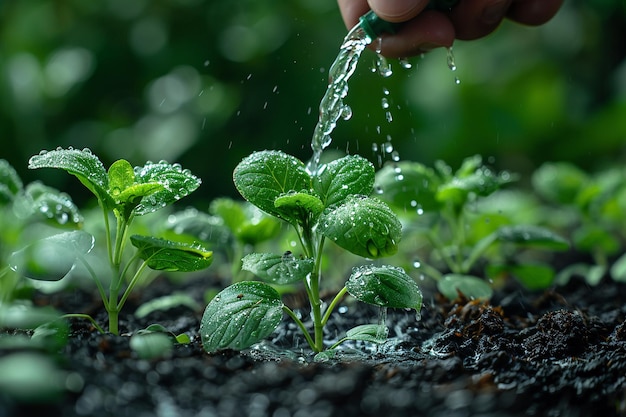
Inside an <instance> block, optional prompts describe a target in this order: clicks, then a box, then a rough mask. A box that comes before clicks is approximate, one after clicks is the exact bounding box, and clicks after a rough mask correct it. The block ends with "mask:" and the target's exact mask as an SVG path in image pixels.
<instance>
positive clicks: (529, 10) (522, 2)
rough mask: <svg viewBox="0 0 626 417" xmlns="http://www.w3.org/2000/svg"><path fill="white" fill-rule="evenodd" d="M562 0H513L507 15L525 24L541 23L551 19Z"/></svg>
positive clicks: (534, 24)
mask: <svg viewBox="0 0 626 417" xmlns="http://www.w3.org/2000/svg"><path fill="white" fill-rule="evenodd" d="M562 4H563V0H514V1H513V3H512V4H511V8H510V9H509V12H508V13H507V17H508V18H510V19H511V20H515V21H516V22H519V23H523V24H525V25H533V26H536V25H541V24H543V23H546V22H547V21H548V20H550V19H552V17H554V15H555V14H556V12H558V11H559V8H560V7H561V5H562Z"/></svg>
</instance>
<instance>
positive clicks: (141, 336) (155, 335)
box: [130, 331, 175, 359]
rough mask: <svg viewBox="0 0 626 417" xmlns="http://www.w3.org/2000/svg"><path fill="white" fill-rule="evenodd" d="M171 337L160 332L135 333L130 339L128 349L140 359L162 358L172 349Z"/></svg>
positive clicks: (172, 341)
mask: <svg viewBox="0 0 626 417" xmlns="http://www.w3.org/2000/svg"><path fill="white" fill-rule="evenodd" d="M172 338H173V336H172V335H170V334H166V333H162V332H160V331H156V332H154V331H148V332H142V333H136V334H134V335H133V336H132V337H131V338H130V348H131V349H132V350H133V351H134V352H135V353H137V356H139V358H141V359H156V358H163V357H166V356H168V355H170V354H171V353H172V350H173V349H174V343H175V342H174V340H175V339H174V340H172Z"/></svg>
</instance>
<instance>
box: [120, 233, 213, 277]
mask: <svg viewBox="0 0 626 417" xmlns="http://www.w3.org/2000/svg"><path fill="white" fill-rule="evenodd" d="M130 241H131V243H132V244H133V246H134V247H136V248H137V250H138V254H139V257H140V258H141V259H143V260H145V261H146V263H147V264H148V266H149V267H150V268H152V269H155V270H157V271H171V272H173V271H178V272H191V271H198V270H201V269H204V268H207V267H208V266H209V265H211V262H213V252H211V251H209V250H207V249H205V248H203V247H202V246H200V245H199V244H189V243H184V242H174V241H171V240H167V239H159V238H155V237H152V236H140V235H133V236H131V237H130Z"/></svg>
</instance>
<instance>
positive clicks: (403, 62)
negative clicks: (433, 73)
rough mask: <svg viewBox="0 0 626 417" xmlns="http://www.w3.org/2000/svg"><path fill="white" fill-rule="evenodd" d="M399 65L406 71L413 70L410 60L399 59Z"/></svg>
mask: <svg viewBox="0 0 626 417" xmlns="http://www.w3.org/2000/svg"><path fill="white" fill-rule="evenodd" d="M398 63H399V64H400V66H401V67H402V68H404V69H411V68H413V64H411V62H409V59H408V58H398Z"/></svg>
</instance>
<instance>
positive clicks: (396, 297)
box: [346, 265, 422, 311]
mask: <svg viewBox="0 0 626 417" xmlns="http://www.w3.org/2000/svg"><path fill="white" fill-rule="evenodd" d="M346 288H347V290H348V292H349V293H350V294H351V295H352V296H353V297H355V298H356V299H358V300H359V301H363V302H364V303H368V304H373V305H377V306H380V307H390V308H413V309H415V310H416V311H419V310H420V309H421V308H422V292H421V291H420V289H419V287H418V286H417V284H416V283H415V281H414V280H413V278H411V277H410V276H409V275H407V274H406V272H404V269H402V268H397V267H393V266H389V265H382V266H376V265H366V266H361V267H357V268H354V269H353V270H352V274H351V275H350V278H349V279H348V282H346Z"/></svg>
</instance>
